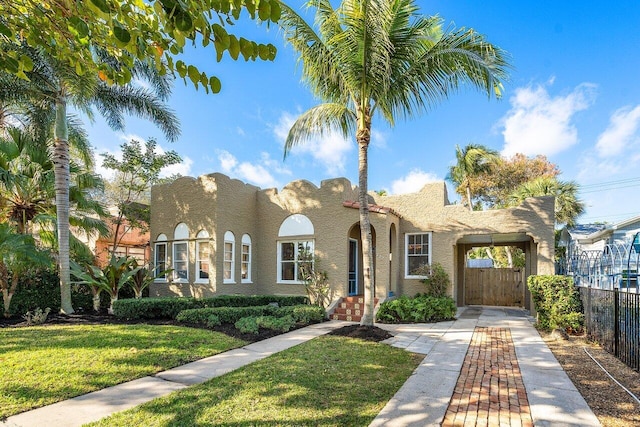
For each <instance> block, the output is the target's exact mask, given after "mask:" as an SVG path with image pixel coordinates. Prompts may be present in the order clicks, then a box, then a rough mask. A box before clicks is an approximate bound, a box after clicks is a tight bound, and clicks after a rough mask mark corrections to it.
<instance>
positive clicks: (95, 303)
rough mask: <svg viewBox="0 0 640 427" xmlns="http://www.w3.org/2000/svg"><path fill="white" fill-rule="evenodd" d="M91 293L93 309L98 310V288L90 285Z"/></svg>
mask: <svg viewBox="0 0 640 427" xmlns="http://www.w3.org/2000/svg"><path fill="white" fill-rule="evenodd" d="M91 293H92V294H93V311H95V312H99V311H100V290H99V289H98V288H95V287H93V286H92V287H91Z"/></svg>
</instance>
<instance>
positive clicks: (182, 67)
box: [176, 61, 187, 78]
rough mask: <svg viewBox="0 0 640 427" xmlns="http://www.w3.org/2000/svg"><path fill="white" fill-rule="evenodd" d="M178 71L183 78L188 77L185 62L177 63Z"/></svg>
mask: <svg viewBox="0 0 640 427" xmlns="http://www.w3.org/2000/svg"><path fill="white" fill-rule="evenodd" d="M176 71H177V72H178V74H179V75H180V77H182V78H184V77H185V76H186V75H187V66H186V65H185V64H184V62H183V61H178V62H176Z"/></svg>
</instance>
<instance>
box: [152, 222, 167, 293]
mask: <svg viewBox="0 0 640 427" xmlns="http://www.w3.org/2000/svg"><path fill="white" fill-rule="evenodd" d="M166 270H167V236H166V235H164V234H160V235H159V236H158V238H157V239H156V243H155V244H154V245H153V276H154V277H155V281H156V282H166V280H167V275H166V274H163V272H164V271H166Z"/></svg>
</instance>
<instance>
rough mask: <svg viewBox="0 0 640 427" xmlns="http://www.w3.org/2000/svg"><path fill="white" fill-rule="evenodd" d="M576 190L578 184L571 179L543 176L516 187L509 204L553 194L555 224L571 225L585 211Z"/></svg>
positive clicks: (577, 189)
mask: <svg viewBox="0 0 640 427" xmlns="http://www.w3.org/2000/svg"><path fill="white" fill-rule="evenodd" d="M578 191H579V188H578V184H576V183H575V182H573V181H560V180H558V179H557V178H555V177H546V176H543V177H539V178H536V179H534V180H531V181H528V182H525V183H524V184H522V185H521V186H520V187H518V188H517V189H516V190H515V191H514V192H513V194H512V195H511V197H510V202H511V203H510V204H511V205H517V204H519V203H520V202H522V201H523V200H524V199H526V198H527V197H539V196H555V198H556V206H555V217H556V224H564V225H567V226H569V227H572V226H574V225H575V224H576V220H577V219H578V217H579V216H580V215H582V214H583V213H584V211H585V204H584V202H583V201H581V200H580V199H579V198H578Z"/></svg>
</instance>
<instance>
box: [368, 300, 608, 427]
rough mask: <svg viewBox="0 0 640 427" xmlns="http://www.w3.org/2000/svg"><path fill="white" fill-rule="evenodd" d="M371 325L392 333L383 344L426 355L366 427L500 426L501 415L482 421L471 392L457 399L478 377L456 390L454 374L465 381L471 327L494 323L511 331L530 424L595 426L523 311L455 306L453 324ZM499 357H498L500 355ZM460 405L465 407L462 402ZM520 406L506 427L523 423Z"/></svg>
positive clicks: (595, 423)
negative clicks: (456, 416)
mask: <svg viewBox="0 0 640 427" xmlns="http://www.w3.org/2000/svg"><path fill="white" fill-rule="evenodd" d="M378 326H380V327H382V328H384V329H387V330H389V331H390V332H391V333H393V334H395V336H394V337H393V338H391V339H389V340H388V342H389V344H391V345H394V346H397V347H403V348H406V349H407V350H410V351H414V352H417V353H423V354H426V357H425V358H424V360H423V361H422V363H421V364H420V366H419V367H418V368H417V369H416V370H415V371H414V373H413V375H412V376H411V377H409V379H408V380H407V382H406V383H405V384H404V385H403V386H402V387H401V388H400V390H398V392H397V393H396V395H395V396H394V397H393V398H392V399H391V400H390V401H389V402H388V403H387V405H386V406H385V407H384V408H383V410H382V411H381V412H380V414H379V415H378V416H377V417H376V418H375V419H374V421H373V422H372V423H371V425H370V426H371V427H377V426H394V427H396V426H397V427H405V426H439V425H441V423H443V421H445V422H444V425H465V426H467V425H490V426H491V425H504V424H500V421H502V420H501V419H500V420H499V421H498V424H494V422H495V419H493V418H487V421H486V422H485V421H482V419H481V418H482V417H481V415H482V409H481V408H480V403H482V398H481V397H480V396H472V397H473V398H474V399H475V400H477V401H474V399H469V400H470V401H466V402H465V401H464V399H463V397H464V394H465V393H468V394H471V391H470V390H469V386H471V387H473V386H477V385H478V380H477V378H475V377H470V378H471V379H470V382H469V383H467V386H466V387H463V389H462V390H459V391H460V392H461V393H459V394H462V395H463V396H456V395H454V392H455V389H456V385H457V384H458V379H459V377H460V378H461V379H464V380H467V379H468V378H466V377H465V370H468V369H469V368H470V366H469V364H467V365H465V363H464V362H465V357H466V356H467V350H468V349H469V346H470V343H471V340H472V337H473V335H474V332H476V328H477V327H478V328H497V329H500V330H505V333H506V332H507V331H508V332H509V333H510V341H511V342H512V344H513V347H514V348H515V355H516V358H517V360H515V361H514V362H515V363H517V367H518V369H519V374H517V376H519V377H520V378H521V381H520V384H521V386H520V387H519V390H518V392H520V393H522V392H523V391H526V399H527V400H528V411H529V412H530V418H531V419H532V421H533V424H534V425H535V426H554V427H555V426H576V427H577V426H599V425H600V423H599V422H598V419H597V418H596V417H595V415H594V414H593V412H592V411H591V409H590V408H589V406H588V405H587V404H586V402H585V401H584V399H583V398H582V396H581V395H580V393H578V391H577V389H576V388H575V386H574V385H573V383H572V382H571V380H570V379H569V377H568V376H567V375H566V373H565V372H564V370H563V369H562V367H561V366H560V364H559V363H558V361H557V360H556V359H555V357H554V356H553V354H552V353H551V350H549V348H548V347H547V345H546V344H545V343H544V341H543V340H542V338H540V335H539V334H538V332H537V331H536V330H535V328H534V327H533V326H532V319H531V318H529V317H528V316H527V313H526V312H525V311H524V310H521V309H513V308H500V307H469V308H466V309H464V308H463V309H461V310H460V312H459V316H458V320H456V321H453V322H441V323H435V324H417V325H378ZM480 331H481V332H482V330H480ZM500 357H501V358H504V357H505V353H501V354H500ZM515 363H514V364H515ZM476 365H477V363H476ZM509 367H511V366H509ZM471 368H472V369H473V366H471ZM514 371H515V369H514ZM461 372H462V373H463V374H462V375H461ZM467 374H468V372H467ZM494 374H495V372H494ZM474 380H475V382H474ZM513 380H517V378H513ZM482 385H483V384H480V388H481V390H479V393H480V394H482V393H483V392H486V395H487V396H488V397H490V395H491V393H488V392H487V390H483V389H482ZM522 387H524V390H522ZM498 389H501V387H498ZM492 391H493V390H492ZM452 397H453V399H452ZM456 397H458V400H457V401H456ZM498 400H499V396H498ZM450 404H452V406H454V405H457V406H456V407H455V408H454V409H453V412H454V414H456V415H459V416H458V418H457V419H455V418H453V420H455V422H454V421H453V420H452V418H450V416H449V415H450V413H448V412H447V410H448V409H450ZM464 405H467V406H466V408H464V409H463V408H461V407H464ZM476 405H477V406H476ZM523 409H524V411H525V412H524V414H525V416H524V417H522V419H521V420H520V421H518V420H513V421H511V420H510V422H509V424H507V425H513V426H516V425H523V426H524V425H526V419H527V416H526V411H527V408H526V406H523ZM450 412H451V411H450ZM460 413H462V414H461V415H460ZM512 415H513V414H512ZM445 416H447V417H446V418H445ZM516 418H517V417H516ZM461 419H462V421H460V420H461ZM523 421H524V422H523Z"/></svg>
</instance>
